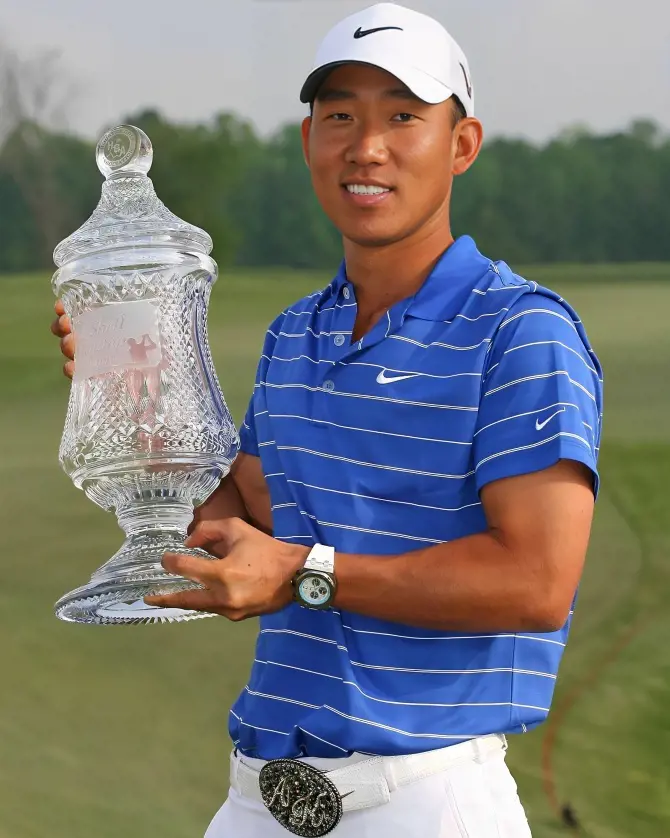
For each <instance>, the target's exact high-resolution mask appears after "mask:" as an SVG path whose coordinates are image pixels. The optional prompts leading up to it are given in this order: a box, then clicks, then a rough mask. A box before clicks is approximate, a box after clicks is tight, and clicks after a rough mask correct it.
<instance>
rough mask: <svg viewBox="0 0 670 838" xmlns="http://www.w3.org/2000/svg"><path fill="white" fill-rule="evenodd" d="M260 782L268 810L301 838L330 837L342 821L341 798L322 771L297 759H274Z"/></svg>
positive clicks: (266, 768)
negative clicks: (329, 834) (328, 835)
mask: <svg viewBox="0 0 670 838" xmlns="http://www.w3.org/2000/svg"><path fill="white" fill-rule="evenodd" d="M258 782H259V785H260V789H261V795H262V797H263V803H264V804H265V808H266V809H267V810H268V811H269V812H270V814H271V815H272V816H273V817H274V818H275V820H277V821H279V823H280V824H281V825H282V826H283V827H284V828H285V829H287V830H288V831H289V832H292V833H293V834H294V835H299V836H301V838H320V836H321V835H327V834H328V833H329V832H331V831H332V830H333V829H335V827H336V826H337V825H338V823H339V822H340V819H341V817H342V797H341V796H340V793H339V791H338V790H337V786H336V785H335V783H333V781H332V780H330V779H329V778H328V777H327V775H326V774H324V772H323V771H319V770H318V769H317V768H314V766H312V765H307V764H306V763H304V762H300V761H299V760H295V759H273V760H270V761H269V762H267V763H266V764H265V765H264V766H263V768H262V769H261V771H260V775H259V777H258Z"/></svg>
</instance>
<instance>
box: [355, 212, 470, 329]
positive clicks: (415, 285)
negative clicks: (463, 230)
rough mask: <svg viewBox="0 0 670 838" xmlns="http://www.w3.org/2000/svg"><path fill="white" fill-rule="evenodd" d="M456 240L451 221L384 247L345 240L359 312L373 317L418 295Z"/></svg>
mask: <svg viewBox="0 0 670 838" xmlns="http://www.w3.org/2000/svg"><path fill="white" fill-rule="evenodd" d="M453 241H454V238H453V236H452V234H451V230H450V228H449V224H448V222H444V223H443V224H441V225H439V226H436V227H435V228H434V229H426V228H424V229H423V230H421V231H419V232H418V233H416V234H414V235H413V236H409V237H408V238H407V239H403V240H402V241H399V242H394V243H393V244H389V245H384V246H382V247H366V246H364V245H360V244H357V243H356V242H353V241H351V240H350V239H344V258H345V264H346V268H347V278H348V280H349V281H350V282H351V283H352V285H353V286H354V288H355V289H356V300H357V303H358V309H359V312H364V313H365V314H366V315H368V316H374V314H375V313H383V312H385V311H386V310H387V309H389V308H390V307H391V306H393V305H394V304H395V303H397V302H399V301H400V300H403V299H405V298H406V297H409V296H411V295H413V294H415V293H416V292H417V291H418V290H419V288H420V287H421V286H422V285H423V283H424V281H425V279H426V277H427V276H428V275H429V274H430V272H431V270H432V269H433V267H434V265H435V263H436V262H437V261H438V259H439V258H440V256H441V255H442V254H443V253H444V251H445V250H446V249H447V248H448V247H449V246H450V245H451V244H453Z"/></svg>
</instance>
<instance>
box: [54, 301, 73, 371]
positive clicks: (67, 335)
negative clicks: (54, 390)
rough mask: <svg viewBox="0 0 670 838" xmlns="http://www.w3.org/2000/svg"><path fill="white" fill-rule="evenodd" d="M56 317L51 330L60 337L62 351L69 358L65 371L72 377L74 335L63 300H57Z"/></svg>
mask: <svg viewBox="0 0 670 838" xmlns="http://www.w3.org/2000/svg"><path fill="white" fill-rule="evenodd" d="M54 309H55V311H56V319H55V320H54V321H53V323H52V324H51V331H52V332H53V334H54V335H56V337H57V338H60V351H61V352H62V353H63V355H65V357H66V358H67V359H68V360H67V361H66V362H65V364H64V365H63V373H64V374H65V375H66V376H67V377H68V378H72V375H73V373H74V335H73V334H72V323H71V322H70V318H69V317H68V316H67V314H66V313H65V308H64V306H63V301H62V300H56V305H55V306H54Z"/></svg>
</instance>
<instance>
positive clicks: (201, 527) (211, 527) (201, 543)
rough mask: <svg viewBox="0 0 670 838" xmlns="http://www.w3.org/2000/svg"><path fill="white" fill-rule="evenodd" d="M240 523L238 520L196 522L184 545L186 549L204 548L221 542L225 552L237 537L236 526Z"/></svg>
mask: <svg viewBox="0 0 670 838" xmlns="http://www.w3.org/2000/svg"><path fill="white" fill-rule="evenodd" d="M241 523H242V521H240V519H239V518H218V519H216V520H208V521H198V522H197V523H196V525H195V526H194V527H193V532H192V533H191V534H190V535H189V537H188V538H187V539H186V541H185V542H184V543H185V544H186V546H187V547H206V546H207V545H209V544H214V543H215V542H216V543H221V542H223V544H224V545H225V548H226V552H227V551H228V550H230V548H231V547H232V546H233V544H234V543H235V541H236V539H237V537H238V534H239V530H238V525H239V524H241Z"/></svg>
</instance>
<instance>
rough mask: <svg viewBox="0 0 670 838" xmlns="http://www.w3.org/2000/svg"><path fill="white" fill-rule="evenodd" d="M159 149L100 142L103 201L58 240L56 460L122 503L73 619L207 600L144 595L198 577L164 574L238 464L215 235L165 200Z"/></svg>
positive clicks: (73, 599) (98, 498)
mask: <svg viewBox="0 0 670 838" xmlns="http://www.w3.org/2000/svg"><path fill="white" fill-rule="evenodd" d="M152 157H153V150H152V146H151V142H150V141H149V138H148V137H147V135H146V134H145V133H144V132H143V131H141V130H140V129H139V128H136V127H134V126H132V125H122V126H119V127H117V128H113V129H112V130H110V131H108V132H107V133H106V134H105V135H104V136H103V137H102V139H101V140H100V142H99V143H98V146H97V150H96V159H97V163H98V168H99V169H100V171H101V172H102V174H103V175H104V176H105V181H104V183H103V185H102V196H101V199H100V202H99V204H98V206H97V207H96V209H95V211H94V212H93V214H92V215H91V217H90V218H89V220H88V221H86V222H85V223H84V224H83V225H82V227H80V228H79V229H78V230H77V231H76V232H75V233H73V234H72V235H71V236H69V237H68V238H67V239H65V240H64V241H62V242H61V243H60V244H59V245H58V246H57V247H56V249H55V251H54V262H55V264H56V267H57V268H58V270H57V271H56V273H55V274H54V277H53V281H52V287H53V290H54V293H55V294H56V295H57V296H58V297H61V298H62V300H63V304H64V306H65V310H66V312H67V313H68V315H69V316H70V318H71V321H72V327H73V334H74V337H75V372H74V376H73V380H72V386H71V390H70V399H69V404H68V409H67V418H66V421H65V428H64V431H63V436H62V439H61V444H60V452H59V458H60V463H61V466H62V467H63V469H64V471H65V472H66V473H67V474H68V475H69V476H70V478H71V479H72V481H73V482H74V484H75V486H77V487H78V488H79V489H83V491H84V492H85V494H86V496H87V497H88V498H90V499H91V500H92V501H93V502H94V503H96V504H97V505H98V506H101V507H102V508H103V509H105V510H113V511H114V512H115V514H116V517H117V520H118V522H119V525H120V526H121V528H122V529H123V530H124V532H125V534H126V539H125V541H124V543H123V545H122V546H121V549H120V550H119V551H118V552H117V553H116V554H115V555H114V556H112V558H111V559H109V560H108V561H107V562H106V563H105V564H103V565H102V566H101V567H100V568H99V569H98V570H97V571H96V572H95V573H94V574H93V575H92V577H91V579H90V581H89V582H88V584H86V585H84V586H83V587H80V588H77V589H76V590H73V591H71V592H70V593H68V594H66V595H65V596H63V597H62V598H61V599H60V600H59V601H58V602H57V603H56V615H57V616H58V617H59V618H60V619H62V620H66V621H69V622H75V623H95V624H118V623H154V622H178V621H184V620H191V619H195V618H197V617H205V616H210V615H209V614H207V613H204V612H197V611H186V610H182V609H176V608H156V607H151V606H149V605H147V604H146V603H145V602H144V597H145V596H147V595H149V594H164V593H173V592H176V591H181V590H187V589H190V588H198V587H200V586H199V585H198V584H197V583H195V582H192V581H189V580H187V579H184V578H182V577H179V576H175V575H173V574H170V573H168V572H166V571H165V570H164V569H163V567H162V565H161V559H162V556H163V554H164V553H165V552H180V553H187V554H191V555H199V556H204V557H207V558H210V559H211V558H213V557H212V556H209V555H208V554H207V553H205V552H204V551H202V550H194V549H187V548H185V546H184V539H185V537H186V533H187V529H188V526H189V524H190V522H191V521H192V520H193V512H194V507H195V506H197V505H198V504H200V503H202V502H203V501H204V500H206V498H207V497H208V496H209V495H210V494H211V493H212V492H213V491H214V489H215V488H216V487H217V486H218V484H219V482H220V481H221V479H222V478H223V477H225V476H226V474H227V473H228V472H229V470H230V466H231V463H232V461H233V460H234V458H235V456H236V454H237V451H238V447H239V438H238V435H237V429H236V427H235V424H234V422H233V419H232V416H231V414H230V411H229V410H228V407H227V405H226V402H225V400H224V397H223V394H222V392H221V389H220V387H219V383H218V380H217V377H216V373H215V371H214V365H213V363H212V358H211V354H210V348H209V342H208V337H207V308H208V303H209V297H210V292H211V289H212V285H213V283H214V282H215V280H216V278H217V273H218V269H217V265H216V263H215V262H214V260H213V259H212V258H211V256H210V253H211V250H212V240H211V238H210V237H209V235H208V234H207V233H206V232H205V231H204V230H201V229H200V228H198V227H194V226H193V225H191V224H188V223H186V222H185V221H182V220H181V219H180V218H178V217H177V216H176V215H174V214H173V213H172V212H170V210H168V209H167V207H166V206H165V205H164V204H163V203H162V202H161V201H160V200H159V198H158V197H157V195H156V191H155V189H154V186H153V183H152V181H151V179H150V178H149V177H148V174H147V173H148V172H149V169H150V167H151V162H152Z"/></svg>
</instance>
